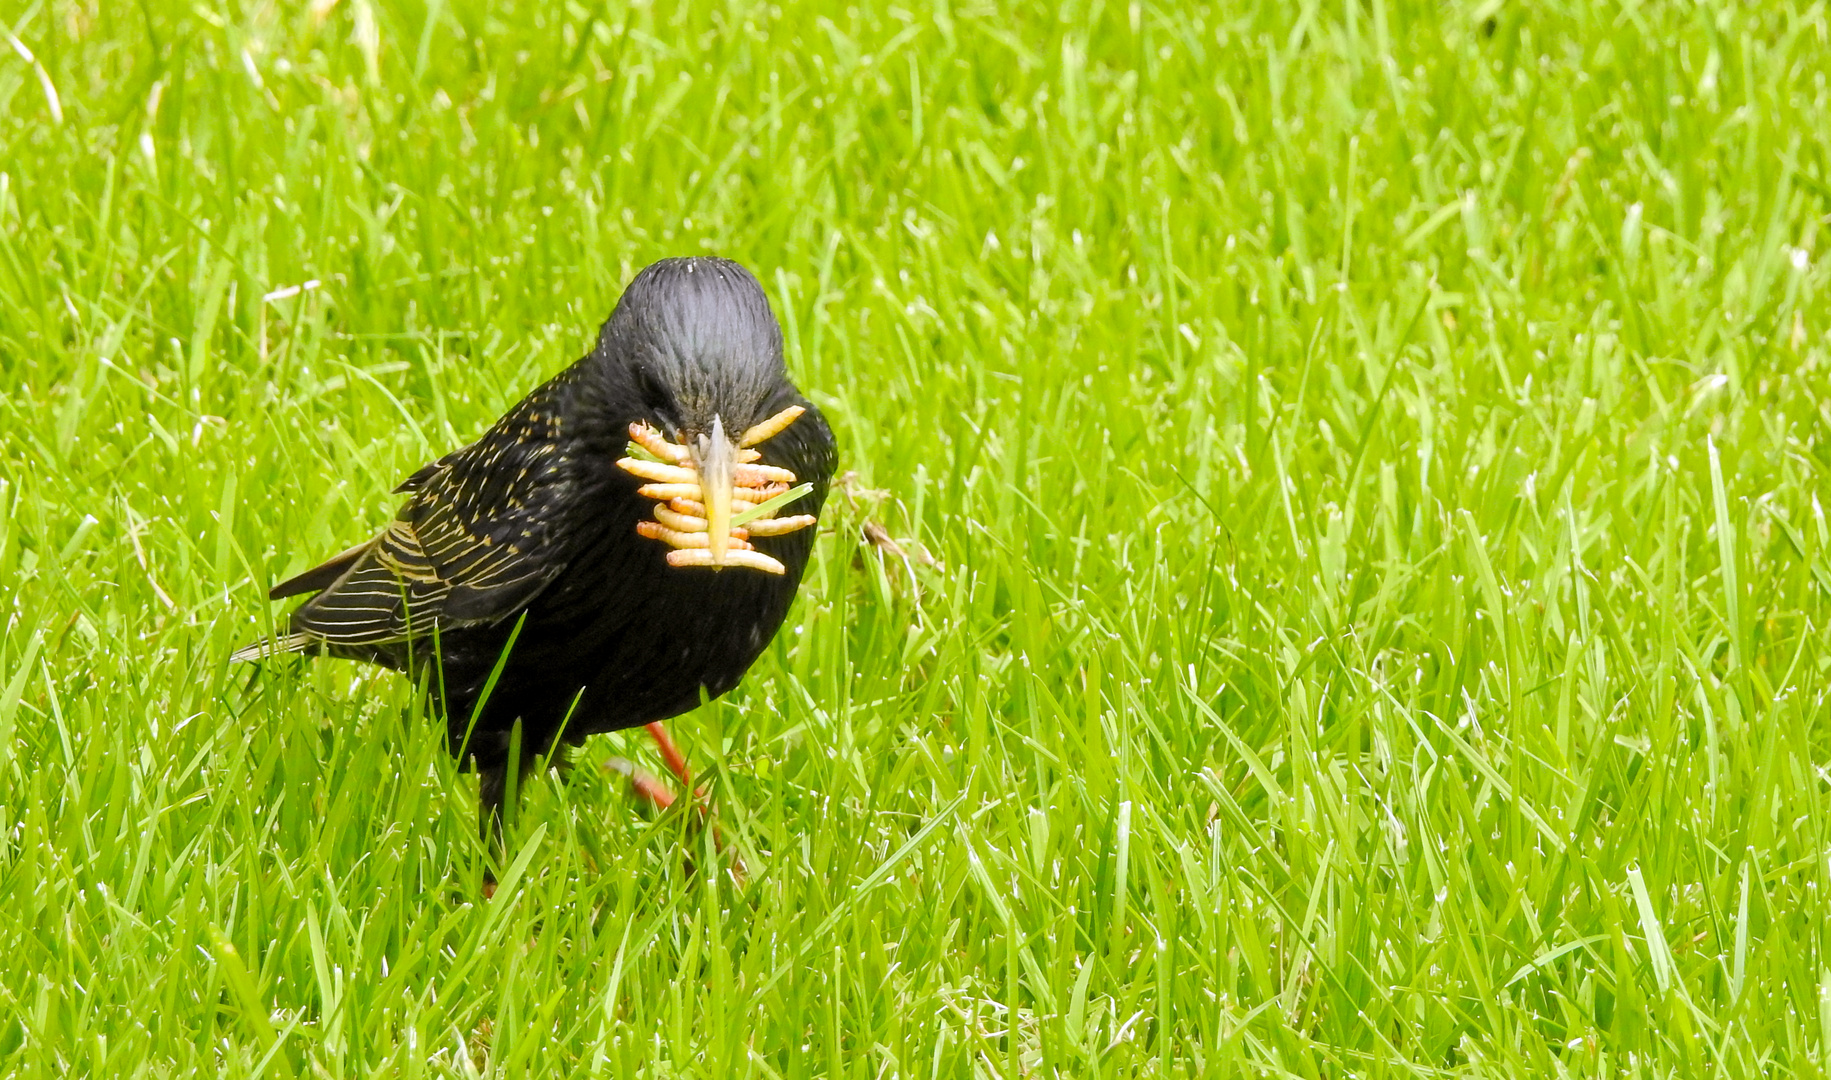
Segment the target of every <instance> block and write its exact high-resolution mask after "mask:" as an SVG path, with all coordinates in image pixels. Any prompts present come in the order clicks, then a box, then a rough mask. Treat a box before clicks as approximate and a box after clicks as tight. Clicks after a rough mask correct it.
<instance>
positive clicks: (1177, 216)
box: [0, 0, 1831, 1077]
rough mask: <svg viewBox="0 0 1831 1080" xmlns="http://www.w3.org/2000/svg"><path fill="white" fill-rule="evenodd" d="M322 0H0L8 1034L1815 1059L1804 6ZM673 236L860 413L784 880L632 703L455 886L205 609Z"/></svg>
mask: <svg viewBox="0 0 1831 1080" xmlns="http://www.w3.org/2000/svg"><path fill="white" fill-rule="evenodd" d="M298 6H300V7H302V6H303V5H298ZM315 6H316V7H318V8H320V9H327V10H321V11H319V12H318V13H316V14H314V13H312V12H310V11H297V12H295V11H294V8H295V5H292V4H267V3H256V2H238V0H200V2H198V3H195V4H191V3H182V4H181V3H174V2H160V0H150V2H148V3H144V4H138V5H135V4H125V3H94V4H73V3H67V2H62V0H58V2H53V3H49V4H47V3H43V2H34V3H27V4H25V6H24V7H23V8H21V7H20V6H18V4H17V3H16V4H15V5H14V6H12V7H10V8H8V9H7V10H6V11H5V12H4V13H0V22H3V23H4V28H5V29H7V30H9V31H10V33H11V34H12V35H14V36H15V40H16V44H14V43H12V42H7V43H0V373H3V375H4V379H0V505H3V506H4V516H3V517H0V584H3V585H4V595H5V598H6V599H5V607H4V609H3V610H4V622H3V624H0V627H3V629H0V1072H6V1073H9V1074H20V1075H30V1074H39V1075H58V1074H64V1073H65V1072H66V1071H68V1073H69V1074H73V1075H88V1076H127V1075H135V1074H144V1075H150V1076H180V1075H192V1074H204V1075H218V1074H220V1075H224V1076H232V1077H238V1076H250V1075H255V1074H263V1075H268V1076H297V1077H305V1076H328V1077H342V1076H367V1075H381V1076H401V1077H417V1076H447V1075H472V1074H474V1073H476V1072H482V1073H483V1074H486V1075H494V1076H516V1075H524V1074H525V1075H543V1076H586V1075H600V1076H618V1077H625V1076H655V1077H674V1076H703V1077H732V1076H756V1077H804V1076H814V1075H827V1076H852V1077H883V1076H920V1077H928V1076H944V1077H969V1076H977V1075H984V1076H1010V1077H1017V1076H1028V1077H1047V1076H1101V1077H1119V1076H1183V1075H1201V1076H1287V1075H1289V1076H1309V1077H1320V1076H1330V1077H1332V1076H1346V1075H1355V1076H1368V1077H1375V1076H1484V1077H1486V1076H1555V1075H1573V1076H1637V1077H1701V1076H1718V1075H1721V1076H1730V1077H1744V1076H1756V1075H1775V1076H1800V1077H1806V1076H1812V1077H1818V1076H1824V1075H1826V1074H1827V1072H1831V948H1828V945H1831V940H1828V938H1831V921H1828V920H1827V914H1828V913H1827V899H1828V896H1831V864H1828V862H1827V859H1828V855H1827V852H1828V849H1831V828H1828V824H1831V823H1828V821H1827V815H1828V812H1831V730H1828V728H1831V724H1828V721H1831V706H1828V704H1827V701H1826V690H1825V687H1826V682H1827V677H1828V675H1831V652H1828V651H1827V648H1826V636H1825V635H1826V632H1827V624H1828V623H1831V603H1828V599H1831V565H1828V562H1827V551H1828V550H1831V525H1828V524H1827V520H1826V515H1825V511H1824V509H1823V508H1822V506H1821V502H1822V501H1823V500H1822V499H1821V494H1820V493H1821V490H1822V489H1823V488H1824V487H1825V483H1826V477H1827V471H1828V470H1831V439H1828V435H1831V307H1828V306H1827V298H1828V295H1831V259H1828V258H1827V256H1826V255H1825V254H1824V250H1825V248H1826V241H1827V237H1826V235H1825V233H1826V228H1825V226H1826V225H1827V224H1831V161H1828V160H1827V142H1826V138H1825V132H1826V131H1828V130H1831V90H1828V89H1827V86H1826V77H1825V74H1824V72H1825V57H1826V56H1827V54H1828V51H1831V44H1828V42H1831V30H1828V28H1827V16H1826V12H1825V9H1824V6H1823V5H1822V4H1812V5H1809V6H1806V5H1799V6H1798V10H1786V9H1785V8H1784V7H1783V6H1782V5H1778V4H1776V5H1746V6H1743V7H1740V8H1730V7H1725V8H1723V9H1722V10H1714V9H1713V7H1712V6H1711V5H1699V6H1695V7H1694V6H1690V5H1665V4H1657V3H1655V4H1647V5H1639V6H1635V5H1627V6H1622V7H1617V6H1614V5H1609V4H1602V3H1595V4H1591V3H1589V2H1587V0H1570V2H1568V3H1564V4H1542V5H1503V4H1500V3H1482V4H1474V3H1467V2H1456V3H1439V4H1419V3H1412V2H1403V3H1389V2H1387V0H1371V2H1370V3H1368V4H1365V5H1362V4H1359V3H1345V4H1332V5H1326V6H1324V5H1315V4H1312V5H1307V6H1302V7H1301V8H1300V9H1298V6H1297V5H1286V4H1263V5H1259V6H1257V7H1243V8H1240V9H1238V10H1234V9H1230V8H1219V7H1207V8H1201V7H1196V8H1191V7H1189V6H1187V5H1182V4H1176V5H1162V6H1152V5H1147V4H1141V3H1132V4H1129V5H1121V4H1114V3H1097V2H1096V3H1092V4H1088V3H1082V2H1080V0H1067V2H1065V3H1064V4H1062V5H1061V6H1060V8H1059V9H1056V10H1052V11H1044V10H1043V9H1041V8H1040V7H1034V6H1031V5H1012V6H1008V7H996V6H991V5H984V6H975V7H969V6H954V7H950V8H944V9H942V10H940V11H936V12H934V13H932V14H931V13H929V11H928V6H927V5H921V4H911V5H909V10H904V9H899V8H897V7H894V6H878V5H876V4H874V3H869V2H861V3H860V4H858V5H857V6H854V7H849V8H844V9H843V10H842V9H841V8H840V7H839V6H836V5H835V6H827V5H802V4H798V3H794V2H791V0H784V2H783V3H782V4H781V5H780V6H779V7H777V6H770V5H761V4H758V5H751V4H746V3H744V2H741V0H732V2H730V3H727V4H724V5H722V6H714V5H711V4H706V5H701V10H696V11H693V12H692V13H690V14H678V15H677V14H676V13H675V5H671V4H653V5H646V6H640V7H632V8H628V9H624V8H622V7H620V6H618V5H614V4H613V5H610V6H608V7H599V6H598V5H596V4H594V3H576V4H568V5H551V6H541V7H536V6H534V5H525V7H526V10H518V11H517V10H512V9H511V8H510V7H509V6H508V5H506V4H499V3H489V4H484V3H479V2H472V0H464V2H457V3H453V2H445V0H430V2H429V3H427V4H425V5H422V4H420V3H418V2H417V0H399V2H396V0H344V2H343V3H341V4H338V3H319V4H317V5H315ZM1287 9H1296V10H1287ZM28 52H29V54H30V55H31V56H32V57H34V58H35V60H34V61H33V62H28V61H27V60H26V58H25V57H26V54H27V53H28ZM700 251H717V252H720V253H723V254H727V255H730V256H733V257H735V258H738V259H740V260H742V261H744V262H745V263H747V264H748V265H750V266H751V267H752V268H754V269H755V270H756V271H757V272H758V273H759V275H760V276H761V277H762V279H763V281H764V282H765V284H766V286H767V287H768V289H769V290H770V293H771V296H772V300H773V301H774V302H775V304H776V306H777V311H778V313H779V314H780V316H781V318H782V321H783V323H784V326H785V329H786V332H787V336H788V341H789V352H790V367H791V369H792V370H793V372H794V374H795V377H796V378H797V380H798V381H799V382H800V384H801V385H802V386H803V387H804V388H807V389H808V390H809V392H810V393H811V395H812V396H813V398H814V399H815V400H816V401H818V402H819V403H820V404H821V406H822V408H824V409H825V410H827V414H828V416H829V417H830V418H831V419H832V421H833V423H834V426H835V428H836V430H837V432H838V434H839V437H840V439H841V441H842V448H843V458H844V464H843V468H845V469H849V470H854V471H855V472H856V478H855V481H854V483H853V494H852V497H851V498H849V499H848V498H845V497H840V498H836V500H835V502H834V503H832V504H830V510H829V513H828V514H827V517H826V520H825V522H824V523H823V529H822V531H823V533H825V534H826V535H824V536H823V538H822V539H821V541H820V545H819V548H818V553H817V557H816V564H815V565H814V567H813V568H812V570H811V573H810V579H809V582H808V584H807V586H806V588H804V590H803V592H802V595H801V599H800V600H799V602H798V603H797V606H796V607H795V609H794V612H793V613H792V615H791V616H790V621H789V625H788V626H787V627H786V628H785V630H784V632H783V634H782V635H781V637H780V638H779V639H778V640H777V642H776V644H775V645H774V646H773V647H772V649H771V651H770V652H769V653H768V654H767V655H766V656H765V657H764V659H763V660H762V661H760V662H759V663H758V665H757V666H756V668H755V669H754V670H753V671H752V672H751V674H750V676H749V678H748V679H747V680H746V682H745V683H744V685H743V686H742V687H741V688H740V689H739V690H738V691H737V692H735V693H734V694H732V695H731V696H730V698H729V699H727V700H725V701H722V702H719V703H717V704H715V705H712V706H710V707H707V708H705V709H702V710H700V711H699V712H698V713H696V714H694V715H692V716H690V717H687V718H684V719H683V720H681V721H680V722H678V723H677V724H676V725H675V730H676V731H677V733H678V734H679V736H680V737H681V739H682V741H683V743H684V744H686V746H687V747H688V749H689V752H690V753H691V755H692V756H693V758H694V759H695V761H696V762H698V763H700V764H701V765H703V766H705V767H707V768H709V769H711V770H713V776H714V782H715V784H716V787H717V790H718V796H719V799H720V802H721V811H720V812H721V814H722V816H723V819H724V821H725V822H726V824H727V826H728V827H729V828H730V829H731V830H732V831H733V832H734V833H735V834H737V835H738V836H739V838H740V843H741V844H742V845H743V846H744V848H745V849H746V850H747V851H748V852H749V860H750V864H751V868H752V870H753V872H754V880H753V881H752V882H751V883H750V884H749V886H748V887H747V888H745V889H741V890H740V889H736V888H733V887H732V886H730V885H729V884H728V883H721V881H720V879H719V878H717V877H716V876H715V875H711V874H706V873H700V874H697V875H695V874H690V873H688V872H687V870H686V869H685V867H684V866H683V857H682V852H681V845H682V844H683V843H685V844H687V845H688V846H689V847H692V846H693V845H695V844H703V843H704V841H703V839H701V840H694V839H692V838H691V836H690V835H689V834H688V831H687V830H686V829H685V827H684V826H683V823H682V821H681V819H680V818H679V817H678V816H668V815H664V816H662V817H660V818H655V819H650V818H647V817H644V816H643V815H641V814H639V813H638V812H636V811H635V810H634V809H633V808H632V806H631V804H630V803H629V802H628V800H627V799H626V797H625V795H624V793H623V791H622V789H621V786H620V782H619V781H617V779H616V778H615V777H614V776H610V775H608V774H606V773H605V772H604V770H602V769H601V768H600V767H599V766H600V765H601V763H602V762H603V760H604V759H605V758H607V757H610V756H612V755H614V754H619V753H624V754H636V755H646V754H647V750H646V748H645V747H644V746H643V745H642V743H641V740H639V739H636V738H633V737H629V738H625V737H603V738H599V739H596V740H594V741H593V744H592V745H591V746H590V747H589V748H588V749H587V750H586V751H585V752H584V753H582V754H581V755H580V758H579V761H578V767H577V768H576V769H575V770H574V771H573V774H572V776H571V778H570V779H569V780H566V781H561V780H559V779H557V778H551V777H545V776H543V777H542V778H541V779H539V780H538V781H537V782H534V783H531V785H530V787H531V788H532V790H530V791H528V792H527V793H526V795H525V797H524V799H523V802H522V808H521V812H520V814H519V817H518V819H517V820H516V821H515V822H514V825H513V828H512V829H511V835H510V845H511V849H512V851H513V852H514V853H515V855H516V856H517V858H516V860H515V863H514V868H513V870H512V871H511V872H510V873H509V874H508V875H507V876H506V877H505V879H504V881H503V887H502V889H501V891H499V892H498V893H497V895H496V897H495V899H494V900H493V901H491V902H488V903H482V902H479V901H477V900H476V895H477V893H476V883H477V879H478V874H479V853H478V852H477V851H476V848H475V843H474V840H473V825H472V822H473V818H472V814H473V799H474V786H473V781H472V780H471V778H470V777H468V776H465V775H461V774H458V773H456V772H455V770H454V769H453V767H452V765H451V764H450V763H449V762H448V761H447V760H446V759H445V757H444V754H443V750H442V747H441V739H440V738H439V737H438V735H437V733H436V729H437V727H438V724H437V723H435V722H430V721H428V720H427V719H424V718H422V717H420V716H418V715H417V712H416V711H415V707H414V705H413V702H412V695H411V694H410V692H409V689H408V688H407V687H406V686H405V685H404V684H403V682H402V680H400V679H399V678H397V677H395V676H392V675H387V674H382V673H377V672H374V671H371V670H369V669H366V668H362V667H358V666H356V665H352V664H345V663H339V662H323V663H316V664H308V665H301V666H292V665H288V664H275V665H270V666H268V667H267V668H265V669H263V670H259V671H256V670H254V669H251V668H247V667H237V668H234V669H231V668H229V667H228V666H227V664H226V663H225V656H226V655H227V653H228V652H229V651H230V649H231V648H233V647H234V646H236V645H238V644H240V643H242V642H245V641H248V640H250V639H252V638H254V637H256V636H258V635H259V634H261V633H263V632H264V631H266V630H267V629H268V628H270V627H272V626H274V625H275V624H276V622H277V620H278V619H279V618H280V617H281V615H282V614H283V607H282V606H281V605H271V604H268V603H266V602H265V601H264V599H263V595H264V590H265V588H266V586H267V584H268V583H269V582H271V581H273V580H276V579H277V578H279V577H280V576H282V575H285V574H287V573H290V572H294V571H297V570H299V569H302V568H304V567H305V566H307V565H309V564H310V561H311V560H313V559H315V558H318V557H321V556H324V555H326V554H328V553H330V552H332V551H335V550H338V549H339V548H341V547H343V546H345V545H347V544H349V543H351V542H354V541H356V540H359V539H361V538H363V537H364V536H365V535H367V534H369V533H370V532H372V531H373V530H376V529H378V528H379V527H380V526H381V524H383V523H384V522H385V520H386V517H387V515H388V513H389V512H390V509H391V508H392V506H393V505H394V502H395V500H394V497H392V496H390V495H388V494H387V492H388V490H389V489H390V488H391V487H393V485H394V484H395V483H396V482H398V480H399V479H400V478H401V477H403V476H404V475H406V474H407V473H408V472H409V471H411V470H412V469H414V468H415V467H417V466H418V465H419V464H420V463H422V462H423V461H425V460H426V459H428V458H429V457H430V456H432V455H436V454H438V453H441V452H443V451H444V450H447V449H449V448H451V447H453V446H456V445H458V444H460V443H462V442H464V441H466V440H468V439H470V438H471V437H473V436H474V435H475V434H477V433H478V432H480V431H481V430H482V429H483V428H484V427H485V426H486V425H487V424H488V423H489V422H490V421H491V420H493V419H494V418H495V416H497V415H498V413H499V412H500V411H501V410H502V409H504V408H505V407H506V406H507V405H509V404H510V403H511V402H513V401H514V400H516V399H517V398H518V397H519V396H520V395H521V394H522V393H524V392H525V391H526V390H527V389H528V388H529V387H531V386H533V385H534V384H535V383H536V382H537V381H538V380H540V379H541V378H543V377H545V376H546V375H547V374H549V373H551V372H553V371H554V370H557V369H558V368H559V367H560V366H562V365H563V364H565V363H567V362H569V361H570V360H571V359H572V358H574V357H575V356H577V355H578V354H580V353H581V352H582V351H583V350H584V349H585V348H586V346H587V344H588V343H589V342H590V341H591V340H592V338H593V335H594V333H595V330H596V326H597V324H598V322H599V321H600V320H601V319H602V318H603V317H604V316H605V315H606V314H607V313H608V311H609V308H610V305H611V304H612V302H613V301H614V300H615V298H616V296H617V294H618V292H619V291H620V290H621V288H622V286H623V285H624V283H625V282H626V281H627V280H628V279H629V277H630V276H631V275H632V274H633V273H634V271H635V270H636V269H638V268H639V267H641V266H642V265H644V264H646V263H647V262H649V261H651V260H653V259H656V258H658V257H661V256H664V255H670V254H681V253H692V252H700ZM306 282H317V283H319V284H318V286H317V287H315V288H312V289H309V290H304V291H288V289H289V287H297V286H300V285H302V284H303V283H306ZM867 520H869V521H875V522H878V523H881V525H882V526H883V527H884V528H885V529H887V530H888V532H889V534H890V535H892V536H894V537H896V538H897V539H898V540H899V541H900V542H901V543H902V545H903V547H904V550H905V551H906V552H907V554H908V555H909V558H908V559H907V560H903V559H898V558H895V557H893V556H887V555H886V553H885V552H884V551H882V550H879V549H875V548H872V547H870V546H867V545H861V543H860V542H859V539H858V537H859V532H860V528H861V526H862V525H863V524H864V523H865V522H866V521H867ZM930 560H932V562H931V561H930ZM403 711H405V712H406V713H407V714H408V715H407V719H406V722H405V723H403V722H402V715H403ZM645 760H648V761H649V762H650V766H651V767H655V765H654V761H653V759H652V758H646V759H645ZM696 850H697V851H698V856H699V858H700V861H701V862H702V863H703V861H704V856H705V852H704V851H703V849H696Z"/></svg>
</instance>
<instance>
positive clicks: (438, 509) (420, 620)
mask: <svg viewBox="0 0 1831 1080" xmlns="http://www.w3.org/2000/svg"><path fill="white" fill-rule="evenodd" d="M555 390H556V386H555V383H549V384H548V385H547V386H545V387H543V388H541V390H538V391H536V392H535V393H534V394H532V395H530V396H529V397H528V399H527V400H525V401H523V402H522V403H521V404H520V405H518V406H516V408H515V409H514V410H512V411H511V412H510V413H509V414H508V415H507V416H504V417H503V418H502V420H501V421H499V422H498V423H497V424H496V426H495V427H493V428H491V429H490V430H489V431H488V432H487V433H485V434H484V436H483V437H482V438H480V439H478V440H477V441H476V442H474V443H472V444H471V445H469V446H467V447H465V448H463V449H462V450H458V451H456V452H454V453H451V454H447V455H446V456H445V457H443V458H440V459H439V460H438V461H435V462H433V463H432V464H431V465H429V466H427V467H426V468H423V469H421V470H419V471H418V472H416V473H415V474H414V475H413V476H412V477H411V478H409V480H408V481H407V483H406V484H403V485H402V487H403V488H405V489H406V490H408V491H410V492H411V493H412V497H411V498H410V499H408V500H407V503H406V505H405V506H403V507H401V510H400V513H399V514H397V515H396V516H395V518H394V520H393V521H392V522H390V523H389V525H388V527H387V529H386V530H384V531H383V532H382V534H381V535H380V536H378V537H376V538H375V539H374V540H373V541H371V542H370V543H369V544H368V545H366V546H364V547H362V548H356V549H352V550H351V551H350V552H345V553H344V554H343V555H340V556H338V557H337V558H336V559H333V560H331V561H330V562H329V563H326V564H325V565H324V566H322V567H320V568H318V569H317V570H312V571H308V572H307V573H305V574H302V575H300V576H299V577H297V578H294V579H293V580H292V581H290V582H287V583H286V584H284V585H282V586H280V587H279V589H276V593H277V592H279V591H280V590H282V589H291V590H292V591H294V592H304V591H308V587H310V586H319V587H322V588H323V590H324V591H323V592H321V593H319V594H318V595H317V596H315V597H313V598H312V599H310V600H308V601H306V603H305V604H304V605H303V606H301V607H300V608H299V609H298V610H297V611H295V612H294V613H293V616H292V629H293V630H294V632H295V633H303V634H306V635H309V636H310V638H311V639H312V640H313V642H314V643H320V642H321V643H328V644H331V645H379V644H385V643H389V642H398V641H405V640H408V639H410V638H418V637H423V636H426V635H428V634H430V633H431V632H432V631H433V629H434V628H435V627H439V628H444V629H451V628H455V627H460V626H474V625H478V624H482V623H491V622H496V621H498V620H500V619H503V618H505V617H508V616H510V615H513V614H515V613H516V612H518V611H520V610H521V609H522V608H523V607H524V606H526V605H527V603H528V602H529V601H530V600H532V599H533V598H534V596H535V595H536V594H537V593H539V592H540V590H541V589H542V588H543V587H545V586H546V584H547V583H548V582H549V581H551V580H552V579H553V578H554V577H555V576H556V575H557V574H558V573H559V572H560V571H561V570H563V569H564V568H565V566H566V563H567V561H568V558H569V554H570V552H569V550H568V547H567V544H566V534H567V531H568V530H567V529H566V527H565V523H564V520H563V519H564V518H565V516H566V514H565V510H566V508H567V507H569V506H571V505H573V504H574V503H576V500H575V499H572V498H570V496H571V494H572V492H573V489H574V485H575V483H576V481H575V479H574V476H573V470H572V469H571V468H570V467H569V462H568V461H567V460H566V455H565V453H564V451H563V449H562V445H563V444H562V443H561V435H562V432H561V431H560V426H561V420H560V417H559V413H558V411H557V409H556V408H555V406H556V404H557V402H556V401H554V400H553V399H554V395H555ZM295 584H302V585H304V586H306V587H302V588H293V586H294V585H295Z"/></svg>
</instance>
